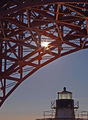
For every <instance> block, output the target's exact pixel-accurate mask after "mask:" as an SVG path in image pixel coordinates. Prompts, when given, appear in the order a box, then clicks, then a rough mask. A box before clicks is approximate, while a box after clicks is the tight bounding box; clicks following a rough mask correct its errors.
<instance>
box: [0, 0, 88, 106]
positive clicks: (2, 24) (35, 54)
mask: <svg viewBox="0 0 88 120" xmlns="http://www.w3.org/2000/svg"><path fill="white" fill-rule="evenodd" d="M73 1H74V2H73ZM73 1H71V0H68V2H66V0H0V106H1V105H2V104H3V102H4V101H5V100H6V99H7V98H8V96H9V95H10V94H11V93H12V92H13V91H14V90H15V89H16V88H17V87H18V86H19V85H20V84H21V83H22V82H23V81H24V80H25V79H26V78H28V77H29V76H30V75H32V74H33V73H34V72H36V71H37V70H38V69H39V68H41V67H43V66H45V65H47V64H48V63H50V62H52V61H53V60H55V59H57V58H59V57H62V56H64V55H67V54H71V53H73V52H76V51H78V50H81V49H87V48H88V0H73ZM43 42H47V43H48V46H47V47H44V46H42V45H41V44H42V43H43Z"/></svg>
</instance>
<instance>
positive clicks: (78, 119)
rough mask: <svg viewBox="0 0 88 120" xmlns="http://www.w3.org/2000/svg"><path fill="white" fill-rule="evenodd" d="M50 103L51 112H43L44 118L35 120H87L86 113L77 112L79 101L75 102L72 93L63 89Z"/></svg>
mask: <svg viewBox="0 0 88 120" xmlns="http://www.w3.org/2000/svg"><path fill="white" fill-rule="evenodd" d="M57 95H58V97H57V99H56V100H54V101H52V102H51V108H52V109H51V110H50V111H44V113H43V115H44V118H42V119H36V120H88V111H79V110H78V108H79V101H75V100H74V99H73V97H72V92H70V91H68V90H66V87H64V88H63V90H62V91H61V92H58V93H57Z"/></svg>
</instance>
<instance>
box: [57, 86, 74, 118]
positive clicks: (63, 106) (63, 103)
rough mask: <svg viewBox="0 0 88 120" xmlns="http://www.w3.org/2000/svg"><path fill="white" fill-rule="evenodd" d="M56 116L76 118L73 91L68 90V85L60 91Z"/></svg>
mask: <svg viewBox="0 0 88 120" xmlns="http://www.w3.org/2000/svg"><path fill="white" fill-rule="evenodd" d="M55 118H58V119H66V120H67V119H74V118H75V114H74V100H73V99H72V92H69V91H66V87H64V88H63V91H61V92H58V99H57V100H56V114H55Z"/></svg>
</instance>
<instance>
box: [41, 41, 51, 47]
mask: <svg viewBox="0 0 88 120" xmlns="http://www.w3.org/2000/svg"><path fill="white" fill-rule="evenodd" d="M48 44H49V42H42V43H41V46H42V47H48Z"/></svg>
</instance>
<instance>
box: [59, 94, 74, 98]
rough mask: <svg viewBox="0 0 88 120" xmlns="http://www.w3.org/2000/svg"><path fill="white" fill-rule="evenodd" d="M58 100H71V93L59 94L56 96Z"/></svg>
mask: <svg viewBox="0 0 88 120" xmlns="http://www.w3.org/2000/svg"><path fill="white" fill-rule="evenodd" d="M58 97H59V99H72V94H71V93H59V95H58Z"/></svg>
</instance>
